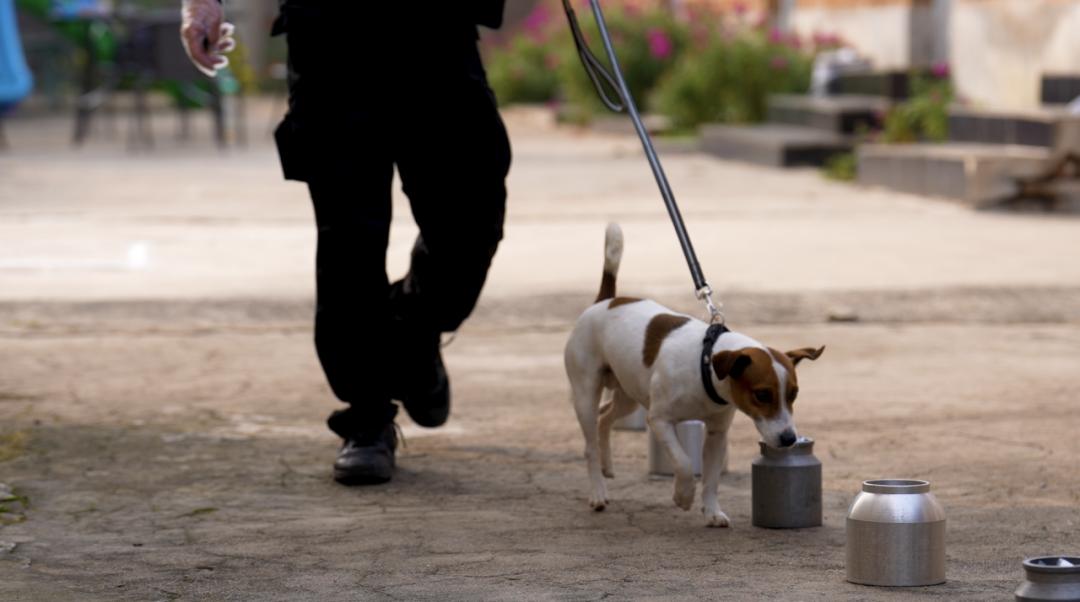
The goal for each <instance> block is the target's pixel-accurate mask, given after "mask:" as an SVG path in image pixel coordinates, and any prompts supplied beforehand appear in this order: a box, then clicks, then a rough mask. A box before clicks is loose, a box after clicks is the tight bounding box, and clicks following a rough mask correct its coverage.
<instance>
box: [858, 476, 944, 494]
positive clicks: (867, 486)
mask: <svg viewBox="0 0 1080 602" xmlns="http://www.w3.org/2000/svg"><path fill="white" fill-rule="evenodd" d="M862 490H863V491H865V492H866V493H886V494H890V493H893V494H895V493H928V492H929V491H930V481H920V480H918V479H872V480H869V481H863V484H862Z"/></svg>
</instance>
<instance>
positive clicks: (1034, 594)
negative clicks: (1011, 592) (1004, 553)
mask: <svg viewBox="0 0 1080 602" xmlns="http://www.w3.org/2000/svg"><path fill="white" fill-rule="evenodd" d="M1016 599H1017V600H1019V601H1023V602H1043V601H1050V600H1053V601H1054V602H1064V601H1071V602H1078V601H1080V557H1077V556H1040V557H1038V558H1028V559H1027V560H1025V561H1024V582H1023V583H1021V584H1020V587H1018V588H1016Z"/></svg>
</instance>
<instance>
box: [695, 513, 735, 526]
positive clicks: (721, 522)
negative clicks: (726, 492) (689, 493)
mask: <svg viewBox="0 0 1080 602" xmlns="http://www.w3.org/2000/svg"><path fill="white" fill-rule="evenodd" d="M701 511H702V513H704V514H705V526H706V527H721V528H722V527H730V526H731V519H729V518H728V515H726V514H724V511H723V510H721V509H719V508H713V509H712V510H709V509H706V508H702V509H701Z"/></svg>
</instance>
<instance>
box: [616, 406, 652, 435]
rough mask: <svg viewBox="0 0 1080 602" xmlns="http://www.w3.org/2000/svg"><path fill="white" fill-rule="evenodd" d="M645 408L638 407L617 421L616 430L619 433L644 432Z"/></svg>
mask: <svg viewBox="0 0 1080 602" xmlns="http://www.w3.org/2000/svg"><path fill="white" fill-rule="evenodd" d="M645 414H646V410H645V406H640V405H639V406H638V407H637V409H636V410H634V411H633V412H631V413H629V414H627V415H626V416H623V417H622V418H620V419H618V420H616V421H615V424H614V428H615V430H617V431H643V430H645Z"/></svg>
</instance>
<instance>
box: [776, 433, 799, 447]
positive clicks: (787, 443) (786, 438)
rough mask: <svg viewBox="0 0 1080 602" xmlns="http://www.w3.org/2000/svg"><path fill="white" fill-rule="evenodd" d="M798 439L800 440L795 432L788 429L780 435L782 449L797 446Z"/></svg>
mask: <svg viewBox="0 0 1080 602" xmlns="http://www.w3.org/2000/svg"><path fill="white" fill-rule="evenodd" d="M796 439H798V437H796V436H795V431H793V430H792V429H788V430H786V431H784V432H782V433H780V447H791V446H792V445H795V440H796Z"/></svg>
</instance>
